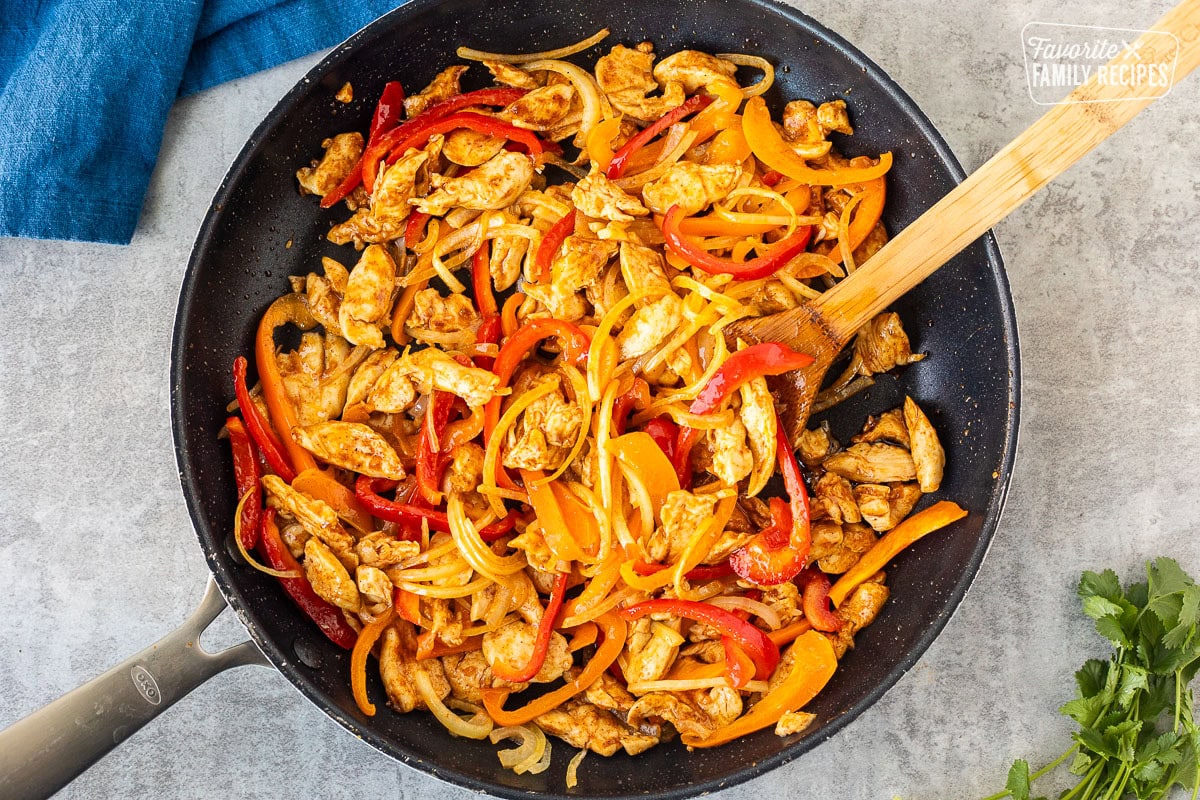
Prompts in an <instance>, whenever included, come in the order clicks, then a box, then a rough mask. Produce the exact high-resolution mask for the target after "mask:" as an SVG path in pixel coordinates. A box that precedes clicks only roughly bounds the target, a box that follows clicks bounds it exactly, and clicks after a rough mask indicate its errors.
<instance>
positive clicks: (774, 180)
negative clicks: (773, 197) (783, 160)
mask: <svg viewBox="0 0 1200 800" xmlns="http://www.w3.org/2000/svg"><path fill="white" fill-rule="evenodd" d="M781 180H783V173H782V172H776V171H775V170H773V169H771V170H767V171H766V172H765V173H763V176H762V182H763V183H764V184H766V185H767V186H777V185H778V184H779V182H780V181H781Z"/></svg>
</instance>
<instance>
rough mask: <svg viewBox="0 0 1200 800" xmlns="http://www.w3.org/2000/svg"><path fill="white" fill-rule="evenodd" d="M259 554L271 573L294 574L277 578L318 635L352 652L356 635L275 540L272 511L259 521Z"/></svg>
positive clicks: (273, 510) (275, 531) (339, 612)
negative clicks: (296, 574)
mask: <svg viewBox="0 0 1200 800" xmlns="http://www.w3.org/2000/svg"><path fill="white" fill-rule="evenodd" d="M259 545H260V547H259V552H260V553H262V555H263V558H264V559H266V561H267V564H268V566H270V567H271V568H272V569H277V570H281V571H284V572H296V573H298V577H295V578H280V579H279V582H280V583H281V584H283V589H284V591H286V592H287V593H288V595H289V596H290V597H291V598H292V600H294V601H295V602H296V605H298V606H299V607H300V610H301V611H303V612H304V613H305V614H306V615H307V616H308V618H309V619H311V620H312V621H313V622H315V623H317V627H318V628H320V629H321V632H322V633H324V634H325V635H326V636H328V637H329V641H331V642H333V643H334V644H336V645H337V646H338V647H341V648H343V649H344V650H353V649H354V643H355V642H356V641H358V632H357V631H355V630H354V628H351V627H350V623H348V622H346V617H345V615H344V614H342V610H341V609H340V608H338V607H337V606H335V605H333V604H332V603H329V602H327V601H325V600H324V599H323V598H322V597H320V596H319V595H318V594H317V593H316V592H314V591H313V588H312V584H310V583H309V582H308V578H306V577H304V568H303V567H301V566H300V562H298V561H297V560H296V558H295V557H294V556H293V555H292V553H291V551H290V550H288V549H287V545H285V544H284V543H283V539H281V538H280V537H279V528H278V527H277V526H276V525H275V509H273V508H268V509H267V510H266V511H265V512H264V513H263V517H262V531H261V536H260V537H259Z"/></svg>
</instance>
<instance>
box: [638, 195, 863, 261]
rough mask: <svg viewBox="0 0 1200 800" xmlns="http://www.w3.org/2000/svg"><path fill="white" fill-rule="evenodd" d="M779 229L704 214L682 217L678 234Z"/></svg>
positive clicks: (751, 232) (753, 232)
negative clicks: (701, 215)
mask: <svg viewBox="0 0 1200 800" xmlns="http://www.w3.org/2000/svg"><path fill="white" fill-rule="evenodd" d="M860 205H861V203H860ZM664 219H665V217H663V215H662V214H655V215H654V224H655V225H657V226H658V227H660V228H661V227H662V226H663V221H664ZM779 227H782V226H780V225H774V224H770V223H766V222H734V221H733V220H728V219H723V218H722V217H718V216H716V215H715V214H706V215H704V216H703V217H684V218H683V219H681V220H679V232H680V233H683V234H686V235H687V236H756V235H758V234H760V233H767V232H768V231H773V230H775V229H776V228H779ZM669 255H670V254H668V256H669Z"/></svg>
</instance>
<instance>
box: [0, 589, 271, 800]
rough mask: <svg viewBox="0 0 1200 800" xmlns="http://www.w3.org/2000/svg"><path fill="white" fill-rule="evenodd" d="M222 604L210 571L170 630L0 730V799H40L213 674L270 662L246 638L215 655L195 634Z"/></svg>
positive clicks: (217, 611) (216, 613)
mask: <svg viewBox="0 0 1200 800" xmlns="http://www.w3.org/2000/svg"><path fill="white" fill-rule="evenodd" d="M224 609H225V600H224V598H222V597H221V593H220V592H218V591H217V585H216V583H215V582H214V581H213V580H212V578H211V577H210V578H209V579H208V587H207V589H206V590H205V592H204V599H203V600H201V601H200V606H199V608H197V609H196V610H195V611H194V612H193V613H192V615H191V617H189V618H188V620H187V621H186V622H185V623H183V625H181V626H180V627H179V628H178V629H177V630H175V631H174V632H172V633H170V634H168V635H167V636H165V637H163V638H162V639H160V640H158V641H157V642H155V643H154V644H152V645H150V646H149V647H147V648H146V649H145V650H143V651H142V652H140V653H138V654H137V655H135V656H133V657H131V658H129V659H127V660H126V661H125V662H124V663H122V664H120V665H119V666H116V667H113V668H112V669H110V670H109V671H108V672H105V673H104V674H103V675H101V676H99V677H97V678H94V679H92V680H91V681H89V682H87V683H85V684H84V685H83V686H80V687H79V688H78V689H75V690H74V691H71V692H69V693H67V694H65V695H63V696H62V697H60V698H59V699H57V700H55V701H54V702H52V703H50V705H48V706H46V707H45V708H42V709H41V710H39V711H35V712H34V713H32V714H30V715H29V716H28V717H25V719H22V720H20V721H18V722H16V723H14V724H13V725H11V726H10V727H9V728H8V729H6V730H4V731H2V732H0V797H4V798H14V800H15V799H16V798H21V800H26V799H29V800H33V798H38V799H39V800H40V798H46V797H49V796H50V795H52V794H54V793H55V792H57V791H58V790H59V789H61V788H62V787H64V786H66V785H67V784H68V783H70V782H71V781H72V780H74V779H75V778H76V777H78V776H79V774H80V773H82V772H83V771H84V770H86V769H87V768H88V767H90V766H91V765H92V764H94V763H96V762H97V761H99V760H100V759H101V758H103V757H104V756H105V755H107V754H108V752H109V751H110V750H112V749H113V748H114V747H116V746H117V745H118V744H120V743H121V742H122V741H124V740H125V739H127V738H128V737H129V736H131V735H133V734H134V733H136V732H137V731H138V730H139V729H140V728H141V727H142V726H143V725H145V724H146V723H147V722H149V721H150V720H152V719H154V718H155V717H157V716H158V715H159V714H161V713H162V712H163V711H166V710H167V709H168V708H170V707H171V706H172V705H174V704H175V702H176V701H177V700H179V699H181V698H182V697H183V696H184V695H186V694H187V693H188V692H190V691H192V690H193V689H195V688H196V687H197V686H199V685H200V684H202V683H204V682H205V681H206V680H208V679H209V678H211V677H213V676H214V675H216V674H218V673H220V672H224V671H225V670H227V669H231V668H233V667H240V666H242V665H244V664H259V665H262V666H269V662H268V661H267V660H266V658H264V657H263V655H262V653H260V652H259V650H258V648H257V647H256V646H255V645H254V643H253V642H250V641H245V642H242V643H241V644H237V645H234V646H233V647H230V648H228V649H226V650H222V651H221V652H219V653H215V654H214V653H207V652H205V651H204V650H203V649H201V647H200V634H201V633H203V632H204V630H205V628H207V627H208V626H209V624H210V623H211V622H212V621H213V620H214V619H216V618H217V615H218V614H220V613H221V612H222V611H223V610H224Z"/></svg>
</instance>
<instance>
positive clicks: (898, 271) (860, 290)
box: [813, 0, 1200, 342]
mask: <svg viewBox="0 0 1200 800" xmlns="http://www.w3.org/2000/svg"><path fill="white" fill-rule="evenodd" d="M1151 30H1152V31H1160V32H1166V33H1170V34H1173V35H1174V36H1175V41H1173V40H1172V39H1171V38H1170V37H1167V36H1163V35H1161V33H1160V34H1158V35H1155V34H1154V33H1150V32H1147V33H1145V34H1142V36H1141V37H1139V38H1138V40H1137V43H1136V44H1135V45H1134V47H1135V48H1136V49H1137V52H1138V54H1140V55H1141V56H1142V60H1143V61H1144V62H1148V63H1161V62H1162V61H1163V60H1164V58H1165V56H1166V55H1167V54H1169V53H1170V51H1171V49H1173V48H1174V47H1175V46H1176V45H1175V42H1176V41H1177V42H1178V47H1179V52H1178V55H1177V61H1176V68H1175V75H1174V80H1175V81H1176V82H1178V81H1180V80H1182V79H1183V78H1184V77H1185V76H1186V75H1187V74H1188V73H1189V72H1191V71H1192V70H1193V69H1194V68H1195V67H1196V66H1197V65H1198V64H1200V0H1184V2H1182V3H1180V4H1179V5H1177V6H1176V7H1175V8H1173V9H1172V10H1170V11H1168V12H1167V13H1166V15H1164V16H1163V17H1162V19H1160V20H1159V21H1158V22H1157V23H1155V25H1154V27H1153V28H1152V29H1151ZM1126 55H1128V54H1127V53H1122V54H1119V55H1118V56H1117V57H1116V58H1115V59H1113V61H1111V62H1109V63H1110V64H1111V65H1116V64H1119V63H1127V62H1124V61H1123V58H1124V57H1125V56H1126ZM1099 75H1100V71H1099V70H1097V72H1096V73H1094V74H1093V75H1092V77H1091V78H1090V79H1089V80H1088V81H1087V82H1085V83H1083V84H1082V85H1080V86H1079V87H1078V88H1076V89H1075V91H1073V92H1072V93H1071V95H1070V96H1069V97H1068V98H1067V101H1064V103H1063V104H1061V105H1056V106H1054V107H1053V108H1051V109H1050V110H1049V111H1047V112H1046V114H1045V115H1044V116H1042V118H1041V119H1039V120H1038V121H1037V122H1035V123H1033V125H1031V126H1030V127H1029V128H1028V129H1026V131H1025V132H1024V133H1022V134H1021V135H1020V136H1018V137H1017V138H1016V139H1014V140H1013V141H1012V142H1011V143H1010V144H1009V145H1008V146H1007V147H1005V148H1004V149H1003V150H1001V151H1000V152H999V153H997V154H996V155H994V156H992V158H991V160H989V161H988V162H987V163H986V164H984V165H983V166H982V167H980V168H979V169H978V170H977V171H976V172H974V173H972V174H971V175H970V176H968V177H967V179H966V180H964V181H963V182H962V183H961V184H959V185H958V186H957V187H955V188H954V189H953V190H952V191H951V192H950V193H949V194H947V195H946V196H945V197H943V198H942V199H941V200H940V201H938V202H937V204H935V205H934V206H933V207H932V208H930V209H929V210H928V211H926V212H925V213H924V214H922V215H921V216H920V218H919V219H917V220H916V221H915V222H913V223H912V224H911V225H909V226H908V227H907V228H905V229H904V230H903V231H901V232H900V233H899V234H898V235H897V236H896V238H894V239H892V240H891V241H890V242H888V244H887V245H886V246H884V248H883V249H882V250H880V251H879V252H878V253H877V254H876V255H875V256H873V257H872V258H871V260H870V261H869V262H867V264H865V265H864V266H863V267H862V268H860V269H858V270H857V271H856V272H855V273H854V274H852V275H850V276H849V277H848V278H846V279H845V280H843V281H842V282H840V283H838V284H837V285H836V286H835V287H833V288H832V289H830V290H829V291H827V292H825V293H824V294H822V295H821V297H820V299H817V300H814V301H813V306H815V307H816V310H817V312H818V313H819V314H820V315H821V317H822V319H823V321H824V322H825V323H826V325H827V329H826V330H827V331H828V333H829V334H830V335H831V336H832V337H833V338H834V339H837V340H839V341H842V342H846V341H849V339H850V337H851V336H853V335H854V332H855V331H856V330H858V328H860V327H861V326H862V325H863V324H865V323H866V322H867V321H868V320H869V319H871V317H873V316H875V315H876V314H878V313H879V312H881V311H883V310H884V309H885V308H887V306H889V305H891V303H892V302H893V301H895V300H896V299H897V298H899V297H900V296H901V295H903V294H905V293H906V292H908V291H909V290H910V289H912V288H913V287H914V286H916V285H917V284H919V283H920V282H921V281H923V280H925V278H927V277H929V275H931V274H932V273H933V272H934V271H935V270H937V268H938V267H940V266H942V265H943V264H945V263H946V262H947V261H949V260H950V259H951V258H953V257H954V256H955V255H956V254H957V253H959V252H960V251H961V250H963V248H965V247H966V246H967V245H969V244H970V243H971V242H973V241H975V240H976V239H977V238H979V237H980V236H982V235H983V234H984V232H986V231H987V230H988V228H991V227H992V226H993V225H995V224H996V223H997V222H999V221H1000V220H1002V219H1004V218H1005V217H1006V216H1008V215H1009V213H1010V212H1012V211H1013V210H1014V209H1015V208H1016V207H1017V206H1019V205H1021V204H1022V203H1023V202H1025V201H1026V200H1027V199H1029V197H1030V196H1031V195H1032V194H1033V193H1034V192H1036V191H1037V190H1038V189H1040V188H1041V187H1042V186H1044V185H1045V184H1046V183H1048V182H1049V181H1051V180H1053V179H1054V178H1056V177H1058V176H1059V175H1060V174H1062V173H1063V172H1064V171H1065V170H1066V169H1067V168H1068V167H1070V166H1071V165H1072V164H1074V163H1075V162H1076V161H1078V160H1079V159H1080V158H1082V157H1083V156H1084V155H1085V154H1086V153H1088V152H1089V151H1090V150H1091V149H1092V148H1094V147H1095V146H1096V145H1098V144H1100V143H1101V142H1102V141H1104V140H1105V139H1107V138H1108V137H1109V136H1110V135H1112V134H1113V132H1115V131H1116V130H1117V129H1118V128H1120V127H1121V126H1122V125H1124V124H1125V123H1126V122H1128V121H1129V120H1131V119H1133V117H1134V116H1136V115H1137V114H1138V112H1140V111H1141V110H1142V109H1144V108H1145V107H1146V106H1148V105H1150V104H1151V103H1152V102H1154V98H1142V99H1134V98H1135V96H1136V95H1137V94H1138V93H1139V90H1138V87H1136V86H1132V87H1130V86H1122V85H1114V84H1110V83H1102V82H1101V81H1100V80H1099V79H1098V78H1099ZM1118 101H1119V102H1118Z"/></svg>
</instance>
